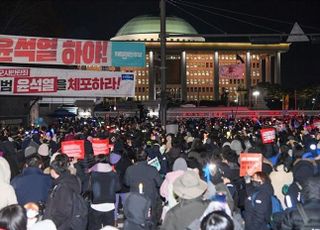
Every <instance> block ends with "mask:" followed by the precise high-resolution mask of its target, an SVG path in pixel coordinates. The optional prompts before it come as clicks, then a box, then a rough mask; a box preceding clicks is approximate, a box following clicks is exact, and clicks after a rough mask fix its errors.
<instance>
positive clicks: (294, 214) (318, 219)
mask: <svg viewBox="0 0 320 230" xmlns="http://www.w3.org/2000/svg"><path fill="white" fill-rule="evenodd" d="M303 208H304V210H305V212H306V214H307V216H308V217H309V218H310V219H311V222H312V223H317V224H318V227H320V215H319V210H320V200H308V201H306V202H305V203H304V204H303ZM302 225H303V219H302V217H301V215H300V213H299V211H298V210H297V209H293V210H291V211H289V212H287V213H286V215H285V216H284V219H283V221H282V224H281V229H282V230H289V229H290V230H291V229H292V230H299V229H301V228H302Z"/></svg>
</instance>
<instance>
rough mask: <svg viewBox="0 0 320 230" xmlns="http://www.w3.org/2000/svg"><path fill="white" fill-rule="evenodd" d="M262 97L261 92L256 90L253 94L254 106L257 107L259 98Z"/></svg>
mask: <svg viewBox="0 0 320 230" xmlns="http://www.w3.org/2000/svg"><path fill="white" fill-rule="evenodd" d="M259 95H260V92H259V91H258V90H254V91H253V92H252V96H254V105H255V106H257V102H258V97H259Z"/></svg>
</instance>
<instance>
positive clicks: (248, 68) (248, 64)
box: [245, 51, 251, 105]
mask: <svg viewBox="0 0 320 230" xmlns="http://www.w3.org/2000/svg"><path fill="white" fill-rule="evenodd" d="M250 88H251V54H250V51H247V53H246V90H247V94H246V97H245V101H246V102H247V104H248V105H250V101H251V100H250V99H251V95H250V94H251V90H250Z"/></svg>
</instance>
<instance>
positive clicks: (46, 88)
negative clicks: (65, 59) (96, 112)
mask: <svg viewBox="0 0 320 230" xmlns="http://www.w3.org/2000/svg"><path fill="white" fill-rule="evenodd" d="M134 90H135V76H134V74H133V73H126V72H107V71H83V70H64V69H46V68H20V67H8V66H0V95H38V96H64V97H69V96H71V97H83V96H85V97H134V94H135V91H134Z"/></svg>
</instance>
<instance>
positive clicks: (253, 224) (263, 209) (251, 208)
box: [244, 172, 274, 230]
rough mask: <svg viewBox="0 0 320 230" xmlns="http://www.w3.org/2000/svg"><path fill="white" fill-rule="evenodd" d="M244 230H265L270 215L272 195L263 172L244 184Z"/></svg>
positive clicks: (268, 180)
mask: <svg viewBox="0 0 320 230" xmlns="http://www.w3.org/2000/svg"><path fill="white" fill-rule="evenodd" d="M246 189H247V194H248V197H247V200H246V203H245V215H244V219H245V230H256V229H261V230H267V229H269V226H268V225H269V223H270V220H271V214H272V203H271V196H272V195H273V194H274V191H273V187H272V185H271V181H270V178H269V177H268V176H267V175H266V174H265V173H263V172H256V173H254V174H253V176H252V177H251V182H250V183H248V184H246Z"/></svg>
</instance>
